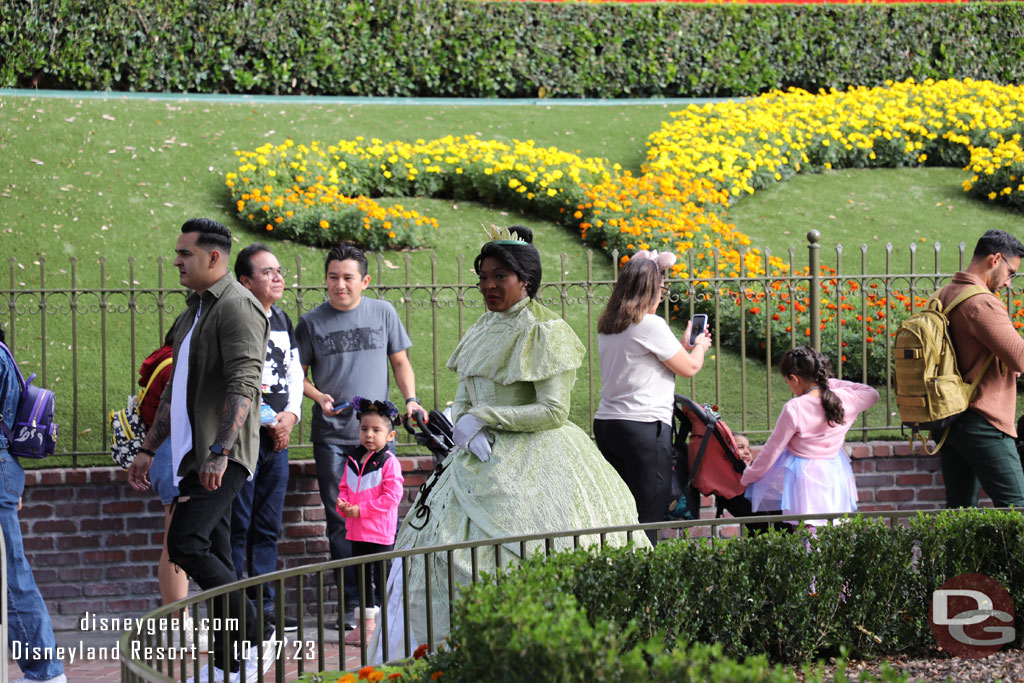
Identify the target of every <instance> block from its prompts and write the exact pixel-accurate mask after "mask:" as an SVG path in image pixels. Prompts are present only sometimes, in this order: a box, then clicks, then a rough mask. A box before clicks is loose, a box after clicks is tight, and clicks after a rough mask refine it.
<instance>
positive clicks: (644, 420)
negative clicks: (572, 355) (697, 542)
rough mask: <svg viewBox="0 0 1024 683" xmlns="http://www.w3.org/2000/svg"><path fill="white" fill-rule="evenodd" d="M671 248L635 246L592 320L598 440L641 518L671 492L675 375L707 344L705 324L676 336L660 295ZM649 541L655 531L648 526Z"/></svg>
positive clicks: (660, 507)
mask: <svg viewBox="0 0 1024 683" xmlns="http://www.w3.org/2000/svg"><path fill="white" fill-rule="evenodd" d="M673 263H675V254H671V253H663V254H658V252H656V251H655V252H647V251H639V252H637V253H636V254H634V255H633V257H632V258H631V259H630V260H629V262H628V263H627V264H626V265H625V267H624V268H623V269H622V272H621V273H620V274H619V279H618V281H617V282H616V283H615V287H614V289H613V290H612V295H611V297H610V298H609V299H608V305H607V306H606V307H605V309H604V312H603V313H601V317H600V319H599V320H598V322H597V331H598V335H597V350H598V354H599V355H600V357H601V403H600V405H599V406H598V409H597V414H596V415H594V435H595V436H596V437H597V447H598V448H599V449H600V450H601V453H602V454H603V455H604V457H605V459H606V460H607V461H608V462H609V463H610V464H611V465H612V467H614V468H615V470H616V471H617V472H618V473H619V476H620V477H622V478H623V480H624V481H625V482H626V485H627V486H628V487H629V490H630V492H632V494H633V497H634V498H635V499H636V507H637V512H638V513H639V518H640V522H660V521H662V520H663V519H665V510H666V509H667V508H668V503H669V500H670V498H671V494H672V460H673V457H672V404H673V400H674V398H673V397H674V394H675V376H676V375H679V376H680V377H692V376H694V375H696V374H697V371H698V370H700V369H701V366H702V365H703V364H704V353H705V352H706V351H707V349H708V348H709V347H710V346H711V335H710V333H709V332H708V331H707V330H705V332H704V334H702V335H700V336H699V337H697V340H696V343H695V344H694V345H693V346H689V345H688V343H687V341H688V340H689V337H690V325H689V324H687V326H686V333H685V334H684V335H683V339H682V340H679V339H676V337H675V335H674V334H673V333H672V330H671V328H669V326H668V323H667V322H665V319H664V318H661V317H660V316H658V315H655V311H656V310H657V308H658V304H659V303H660V302H661V295H662V287H663V282H664V271H665V270H666V269H668V268H669V267H670V266H672V264H673ZM648 536H649V537H650V539H651V542H652V543H654V542H655V540H656V537H657V534H656V533H652V532H648Z"/></svg>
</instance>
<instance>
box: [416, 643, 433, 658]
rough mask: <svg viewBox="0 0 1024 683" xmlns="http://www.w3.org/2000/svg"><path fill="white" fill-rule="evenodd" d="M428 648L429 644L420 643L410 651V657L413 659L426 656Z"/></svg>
mask: <svg viewBox="0 0 1024 683" xmlns="http://www.w3.org/2000/svg"><path fill="white" fill-rule="evenodd" d="M429 649H430V646H429V645H427V644H426V643H424V644H423V645H420V646H419V647H418V648H416V650H415V652H413V653H412V658H413V659H423V658H424V657H426V656H427V650H429Z"/></svg>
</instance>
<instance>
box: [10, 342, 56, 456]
mask: <svg viewBox="0 0 1024 683" xmlns="http://www.w3.org/2000/svg"><path fill="white" fill-rule="evenodd" d="M0 350H3V352H4V353H6V354H7V356H8V357H9V358H10V359H11V362H12V363H13V364H14V369H15V370H16V371H17V373H18V382H19V383H20V385H21V396H20V397H19V398H18V408H17V414H16V415H2V414H0V431H3V434H4V436H5V437H7V450H8V451H9V452H10V454H11V455H16V456H18V457H20V458H45V457H46V456H48V455H50V454H51V453H53V451H54V449H55V448H56V447H57V423H55V422H54V421H53V412H54V396H53V392H52V391H50V390H49V389H43V388H42V387H36V386H32V380H34V379H35V378H36V376H35V374H34V373H33V374H32V375H31V376H30V377H29V378H28V381H25V378H24V377H23V376H22V374H21V369H20V368H19V367H18V363H17V361H15V360H14V355H13V354H12V353H11V350H10V349H9V348H7V345H6V344H4V343H3V342H0ZM11 418H13V422H12V420H11Z"/></svg>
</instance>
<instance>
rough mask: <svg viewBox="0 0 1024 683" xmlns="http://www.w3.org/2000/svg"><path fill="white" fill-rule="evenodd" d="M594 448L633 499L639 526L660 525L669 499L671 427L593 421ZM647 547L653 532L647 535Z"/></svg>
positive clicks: (663, 519)
mask: <svg viewBox="0 0 1024 683" xmlns="http://www.w3.org/2000/svg"><path fill="white" fill-rule="evenodd" d="M594 436H595V437H597V447H598V449H600V451H601V455H603V456H604V459H605V460H607V461H608V462H609V463H610V464H611V466H612V467H614V468H615V471H616V472H618V473H619V476H620V477H622V480H623V481H624V482H626V486H628V487H629V491H630V493H632V494H633V498H635V499H636V511H637V514H638V516H639V518H640V523H641V524H643V523H646V522H663V521H665V513H666V512H668V503H669V501H670V500H671V499H672V454H673V453H672V427H671V426H670V425H667V424H665V423H664V422H661V421H660V420H656V421H654V422H633V421H632V420H594ZM647 537H648V538H649V539H650V540H651V544H652V545H653V544H654V543H656V542H657V540H658V534H657V532H653V531H648V532H647Z"/></svg>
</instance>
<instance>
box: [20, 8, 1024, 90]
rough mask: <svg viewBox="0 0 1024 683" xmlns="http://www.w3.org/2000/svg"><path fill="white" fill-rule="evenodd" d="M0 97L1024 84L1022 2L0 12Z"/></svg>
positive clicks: (47, 10) (35, 9)
mask: <svg viewBox="0 0 1024 683" xmlns="http://www.w3.org/2000/svg"><path fill="white" fill-rule="evenodd" d="M0 55H3V56H2V57H0V86H3V87H39V88H68V89H86V90H107V89H109V90H134V91H145V92H159V91H171V92H207V93H216V92H235V93H264V94H308V95H381V96H383V95H395V96H438V97H452V96H459V97H537V96H539V95H541V94H542V93H543V94H544V95H546V96H549V97H599V98H630V97H722V96H734V95H750V94H753V93H757V92H762V91H766V90H770V89H773V88H785V87H788V86H796V87H800V88H805V89H808V90H817V89H818V88H829V87H835V88H844V87H846V86H848V85H877V84H880V83H881V82H883V81H884V80H885V79H893V80H903V79H906V78H908V77H913V78H916V79H918V80H923V79H925V78H935V79H942V78H967V77H970V78H976V79H989V80H993V81H996V82H1000V83H1020V82H1024V4H1021V3H1016V2H1014V3H1002V2H999V3H956V4H950V5H934V4H926V5H903V4H900V5H799V6H794V5H782V6H767V5H732V4H730V5H705V6H693V5H682V4H665V5H657V4H587V3H558V4H548V3H518V2H515V3H513V2H493V3H491V2H476V1H474V0H465V1H462V0H449V1H447V2H445V1H443V0H354V1H352V2H339V1H338V0H278V1H277V2H258V1H257V0H244V1H243V0H233V1H228V2H225V1H214V0H205V1H204V0H149V1H147V2H138V1H137V0H109V1H107V2H89V3H86V2H80V1H79V0H31V1H30V0H0Z"/></svg>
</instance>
